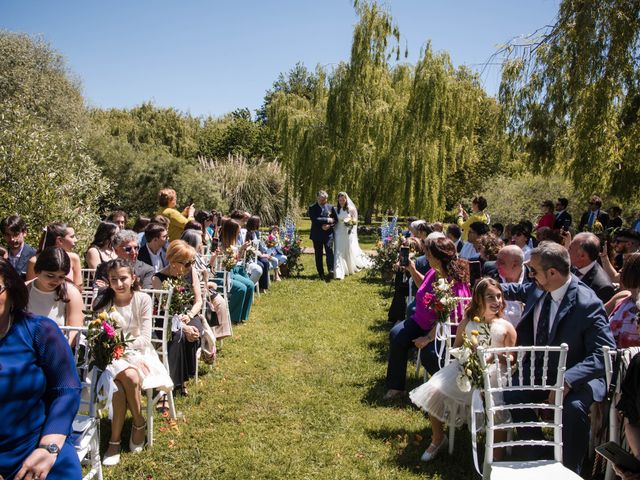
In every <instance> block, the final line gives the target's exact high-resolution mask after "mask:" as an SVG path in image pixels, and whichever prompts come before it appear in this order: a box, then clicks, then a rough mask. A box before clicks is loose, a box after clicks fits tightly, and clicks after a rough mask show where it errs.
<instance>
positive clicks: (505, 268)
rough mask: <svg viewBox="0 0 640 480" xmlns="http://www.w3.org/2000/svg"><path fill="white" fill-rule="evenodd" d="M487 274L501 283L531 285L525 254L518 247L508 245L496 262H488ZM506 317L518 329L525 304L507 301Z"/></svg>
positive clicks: (485, 265)
mask: <svg viewBox="0 0 640 480" xmlns="http://www.w3.org/2000/svg"><path fill="white" fill-rule="evenodd" d="M484 267H485V269H486V272H485V274H486V275H487V276H489V277H491V278H493V279H495V280H497V281H498V282H500V283H517V284H519V285H522V284H527V283H531V279H530V278H529V269H528V268H527V265H526V264H525V263H524V254H523V253H522V249H521V248H520V247H518V246H517V245H506V246H504V247H503V248H501V249H500V251H499V252H498V255H497V256H496V261H495V262H486V263H485V264H484ZM506 305H507V306H506V308H505V309H504V317H505V318H506V319H507V320H509V321H510V322H511V324H512V325H513V326H514V327H517V326H518V324H519V323H520V319H521V318H522V309H523V308H524V304H523V303H522V302H519V301H517V300H507V301H506Z"/></svg>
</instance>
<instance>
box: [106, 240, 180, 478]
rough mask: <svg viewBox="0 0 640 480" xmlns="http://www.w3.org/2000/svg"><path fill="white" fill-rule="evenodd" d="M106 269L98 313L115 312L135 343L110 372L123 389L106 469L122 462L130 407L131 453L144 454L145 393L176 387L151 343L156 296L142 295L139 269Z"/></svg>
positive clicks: (115, 400)
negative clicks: (105, 283) (138, 275)
mask: <svg viewBox="0 0 640 480" xmlns="http://www.w3.org/2000/svg"><path fill="white" fill-rule="evenodd" d="M122 234H124V236H125V237H127V238H128V237H130V234H134V235H135V232H133V231H131V230H124V231H122V232H120V233H119V235H122ZM136 242H137V238H136ZM104 265H105V268H104V271H105V273H106V278H107V284H108V287H107V288H105V289H104V290H103V291H102V292H101V294H100V296H99V297H98V298H97V299H96V303H95V305H94V312H95V313H99V312H101V311H105V312H106V311H109V310H110V309H111V308H114V309H115V310H116V312H117V313H118V314H119V316H120V318H121V320H122V321H121V322H120V323H121V328H122V333H123V334H124V335H129V336H130V337H131V338H132V339H133V341H132V342H131V343H130V344H128V345H127V347H126V349H125V351H124V353H123V355H122V357H120V358H117V359H114V360H113V361H112V362H111V364H109V365H108V366H107V368H106V371H105V373H107V374H109V375H110V376H111V377H112V378H113V379H114V383H115V385H116V387H117V389H118V390H117V391H116V392H115V393H114V394H113V397H112V398H111V412H112V415H111V436H110V437H109V447H108V448H107V451H106V452H105V453H104V460H103V462H102V463H103V465H106V466H112V465H116V464H117V463H119V462H120V444H121V442H122V438H121V437H122V428H123V426H124V421H125V418H126V414H127V407H128V408H129V410H130V411H131V416H132V417H133V422H132V424H131V436H130V437H129V450H130V451H131V452H132V453H140V452H142V449H143V448H144V440H145V430H146V426H147V423H146V421H145V419H144V416H143V415H142V401H141V398H140V397H141V390H147V389H152V388H155V389H158V390H162V391H165V392H168V391H171V389H172V388H173V382H172V381H171V377H170V376H169V372H167V370H166V368H165V367H164V365H163V364H162V362H160V359H159V358H158V354H157V353H156V351H155V349H154V347H153V345H152V344H151V329H152V323H151V322H152V319H151V316H152V312H153V305H152V304H151V297H149V295H147V294H146V293H142V292H140V291H139V289H140V286H139V284H138V282H137V280H138V279H137V276H136V274H135V273H134V269H133V264H132V263H131V262H129V261H128V260H126V259H123V258H118V259H117V260H111V261H109V262H107V263H105V264H104Z"/></svg>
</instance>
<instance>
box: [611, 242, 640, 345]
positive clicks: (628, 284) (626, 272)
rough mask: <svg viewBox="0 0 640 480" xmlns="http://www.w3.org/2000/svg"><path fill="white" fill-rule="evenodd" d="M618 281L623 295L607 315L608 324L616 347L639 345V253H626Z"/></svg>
mask: <svg viewBox="0 0 640 480" xmlns="http://www.w3.org/2000/svg"><path fill="white" fill-rule="evenodd" d="M620 283H621V287H622V289H623V290H624V291H625V296H624V297H623V298H622V299H620V300H619V301H618V302H617V303H616V305H615V307H614V308H613V312H611V315H609V324H610V325H611V331H612V333H613V338H614V339H615V341H616V344H617V345H618V348H627V347H638V346H640V332H638V314H639V313H640V310H639V309H638V301H639V300H640V253H632V254H630V255H628V256H627V257H626V259H625V261H624V267H623V269H622V272H621V274H620Z"/></svg>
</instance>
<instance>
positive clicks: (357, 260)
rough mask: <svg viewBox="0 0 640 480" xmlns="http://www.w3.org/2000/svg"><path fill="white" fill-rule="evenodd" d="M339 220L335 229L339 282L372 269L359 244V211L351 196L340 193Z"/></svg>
mask: <svg viewBox="0 0 640 480" xmlns="http://www.w3.org/2000/svg"><path fill="white" fill-rule="evenodd" d="M336 213H337V214H338V220H337V222H336V225H335V227H334V229H333V242H334V246H333V251H334V255H335V257H334V264H333V272H334V277H335V278H336V279H338V280H342V279H344V277H345V276H347V275H351V274H353V273H356V272H358V271H359V270H362V269H363V268H370V267H371V259H370V258H369V257H368V256H367V255H366V254H365V253H364V252H363V251H362V250H361V249H360V245H359V244H358V225H357V223H358V210H357V209H356V206H355V205H354V204H353V202H352V201H351V199H350V198H349V195H347V194H346V193H345V192H340V193H338V205H337V206H336Z"/></svg>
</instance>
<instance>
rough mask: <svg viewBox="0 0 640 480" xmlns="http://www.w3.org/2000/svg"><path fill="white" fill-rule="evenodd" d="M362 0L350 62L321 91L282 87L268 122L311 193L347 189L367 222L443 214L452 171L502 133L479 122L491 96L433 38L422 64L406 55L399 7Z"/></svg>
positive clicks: (294, 181)
mask: <svg viewBox="0 0 640 480" xmlns="http://www.w3.org/2000/svg"><path fill="white" fill-rule="evenodd" d="M355 8H356V10H357V12H358V14H359V16H360V20H359V22H358V24H357V25H356V26H355V29H354V34H353V44H352V48H351V57H350V60H349V62H344V63H341V64H339V65H338V66H337V67H336V68H335V69H334V70H333V71H332V72H331V74H330V75H328V80H327V82H325V81H324V77H322V78H323V81H321V82H318V83H317V84H316V90H315V94H314V95H309V94H308V93H307V94H304V95H301V94H299V93H297V92H296V91H295V89H286V88H282V89H280V91H278V92H276V93H275V94H273V95H272V96H271V95H270V97H269V101H270V103H269V107H268V111H267V123H268V125H270V127H271V128H273V129H275V130H276V136H277V138H278V141H279V143H280V147H281V150H282V154H283V165H284V167H285V169H286V171H287V172H288V173H289V174H290V179H291V186H292V187H293V188H295V189H297V191H298V192H300V193H301V195H302V196H303V197H305V198H310V197H311V194H312V191H313V190H315V189H316V188H318V187H320V186H325V187H328V188H329V189H333V190H334V191H335V189H344V190H347V191H348V192H349V194H350V195H351V197H352V198H353V199H354V200H355V201H356V202H357V204H358V207H359V209H360V211H361V212H362V213H363V214H364V217H365V220H366V221H368V220H370V218H371V216H372V214H373V212H374V211H375V210H376V209H378V208H382V209H384V208H387V207H393V208H395V209H396V210H398V211H399V212H400V213H402V214H412V215H423V216H425V218H440V217H441V216H442V214H443V213H444V210H445V207H446V193H447V191H446V181H447V179H448V178H450V177H451V175H452V174H454V173H455V172H456V171H460V170H461V169H464V168H466V167H467V166H468V165H469V164H473V163H474V162H476V160H477V159H478V157H479V156H482V155H483V154H485V153H486V152H485V149H482V148H479V147H481V146H482V144H483V143H487V144H492V141H487V139H481V138H479V135H484V134H485V133H487V132H490V133H491V135H492V136H495V135H494V133H495V132H493V131H492V130H491V129H486V128H479V127H481V126H482V122H483V119H482V116H481V113H482V112H486V111H487V109H486V108H483V107H487V106H488V103H490V102H487V97H486V95H485V94H484V92H483V91H482V89H481V88H480V86H479V83H478V80H477V77H476V76H475V75H473V74H471V73H470V72H469V71H468V70H467V69H465V68H460V69H456V68H454V67H453V66H452V64H451V61H450V59H449V57H448V55H446V54H434V53H433V52H432V50H431V47H430V45H427V47H426V48H425V49H424V50H423V52H422V55H421V58H420V60H419V62H418V63H417V65H415V66H413V65H410V64H406V63H399V59H400V54H401V51H400V47H399V39H400V33H399V31H398V28H397V27H396V26H395V25H394V24H393V20H392V18H391V15H390V14H389V13H388V12H387V11H386V10H384V9H381V8H380V7H379V6H378V5H377V4H376V3H366V2H356V6H355ZM297 68H299V67H297ZM303 83H304V82H303ZM326 83H328V91H327V88H326ZM303 90H304V89H303ZM493 106H494V107H495V106H496V104H495V102H493ZM486 151H488V149H486Z"/></svg>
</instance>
